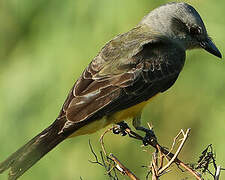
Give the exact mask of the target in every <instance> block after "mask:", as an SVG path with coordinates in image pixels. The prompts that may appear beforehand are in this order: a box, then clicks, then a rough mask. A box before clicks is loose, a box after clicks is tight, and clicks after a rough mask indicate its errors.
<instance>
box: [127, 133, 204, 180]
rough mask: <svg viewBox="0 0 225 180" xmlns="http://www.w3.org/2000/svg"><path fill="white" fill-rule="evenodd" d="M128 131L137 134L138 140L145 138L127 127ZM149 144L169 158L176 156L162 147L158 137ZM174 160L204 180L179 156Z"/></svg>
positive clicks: (200, 179) (197, 177) (199, 179)
mask: <svg viewBox="0 0 225 180" xmlns="http://www.w3.org/2000/svg"><path fill="white" fill-rule="evenodd" d="M126 131H127V133H130V134H131V135H132V136H135V139H138V140H143V137H142V136H140V135H139V134H137V133H135V132H133V131H131V130H130V129H127V130H126ZM148 143H149V145H151V146H152V147H154V148H155V149H160V151H161V152H162V153H163V154H164V155H165V156H168V157H169V158H171V159H172V158H173V157H174V154H173V153H171V152H169V151H168V150H166V149H165V148H163V147H161V146H160V145H159V144H158V142H157V140H156V139H151V140H150V141H149V142H148ZM174 162H175V163H176V164H177V165H179V166H181V167H183V168H184V169H186V170H187V171H189V172H190V173H191V174H192V175H193V176H195V178H196V179H197V180H202V178H201V176H200V175H199V174H198V173H197V172H195V171H194V170H193V169H192V168H190V167H189V166H188V165H186V164H185V163H183V162H182V161H181V160H179V159H178V158H177V157H176V158H175V159H174Z"/></svg>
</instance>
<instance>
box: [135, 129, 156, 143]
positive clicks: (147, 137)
mask: <svg viewBox="0 0 225 180" xmlns="http://www.w3.org/2000/svg"><path fill="white" fill-rule="evenodd" d="M136 129H137V130H140V131H143V132H145V133H146V134H145V137H144V138H143V140H142V141H143V144H144V145H145V146H147V145H148V144H149V143H150V142H151V141H153V140H154V141H155V140H157V138H156V136H155V133H154V132H153V131H152V130H151V129H147V128H144V127H137V128H136Z"/></svg>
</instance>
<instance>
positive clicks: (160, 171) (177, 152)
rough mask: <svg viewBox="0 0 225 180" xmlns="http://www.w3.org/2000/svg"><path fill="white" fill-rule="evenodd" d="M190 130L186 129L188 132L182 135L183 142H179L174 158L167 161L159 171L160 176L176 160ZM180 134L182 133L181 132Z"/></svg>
mask: <svg viewBox="0 0 225 180" xmlns="http://www.w3.org/2000/svg"><path fill="white" fill-rule="evenodd" d="M190 130H191V129H188V130H187V131H186V133H184V134H183V135H184V138H183V140H182V142H181V144H180V146H179V148H178V149H177V151H176V153H175V154H174V156H173V157H172V158H171V159H170V161H169V162H168V163H167V164H166V165H165V166H164V167H163V168H162V169H160V170H159V174H161V173H162V172H163V171H165V170H166V169H167V168H168V167H169V166H170V165H171V164H172V163H173V162H174V161H175V159H176V158H177V156H178V154H179V153H180V151H181V149H182V148H183V146H184V143H185V142H186V140H187V138H188V135H189V133H190ZM181 132H182V130H181Z"/></svg>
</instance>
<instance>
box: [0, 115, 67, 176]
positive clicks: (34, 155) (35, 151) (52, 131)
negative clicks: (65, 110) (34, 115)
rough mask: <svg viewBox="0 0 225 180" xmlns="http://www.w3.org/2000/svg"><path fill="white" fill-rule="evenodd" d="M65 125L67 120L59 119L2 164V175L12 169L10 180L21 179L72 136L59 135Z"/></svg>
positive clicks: (0, 168)
mask: <svg viewBox="0 0 225 180" xmlns="http://www.w3.org/2000/svg"><path fill="white" fill-rule="evenodd" d="M65 123H66V119H65V118H62V119H57V120H56V121H55V122H54V123H53V124H52V125H50V126H49V127H48V128H46V129H45V130H43V131H42V132H41V133H40V134H38V135H37V136H35V137H34V138H33V139H31V140H30V141H29V142H28V143H27V144H25V145H24V146H22V147H21V148H20V149H18V150H17V151H16V152H15V153H13V154H12V155H11V156H9V157H8V158H7V159H6V160H5V161H3V162H2V163H0V173H2V172H4V171H5V170H7V169H10V171H9V180H16V179H17V178H19V177H20V176H21V175H22V174H23V173H25V172H26V171H27V170H28V169H29V168H30V167H31V166H33V165H34V164H35V163H36V162H37V161H38V160H40V159H41V158H42V157H43V156H44V155H45V154H46V153H48V152H49V151H51V150H52V149H53V148H54V147H55V146H56V145H57V144H59V143H60V142H62V141H63V140H64V139H66V138H67V137H68V136H69V135H70V134H68V133H67V134H65V133H59V132H60V131H61V129H62V128H63V126H64V125H65Z"/></svg>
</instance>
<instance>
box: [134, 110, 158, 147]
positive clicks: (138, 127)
mask: <svg viewBox="0 0 225 180" xmlns="http://www.w3.org/2000/svg"><path fill="white" fill-rule="evenodd" d="M132 124H133V126H134V127H135V129H136V130H140V131H143V132H145V133H146V134H145V137H144V138H143V140H142V141H143V144H144V145H145V146H147V145H148V142H150V140H151V139H153V138H154V139H156V136H155V133H154V132H153V131H152V130H151V129H148V128H145V127H143V126H141V113H139V114H138V115H137V116H136V117H134V118H133V121H132Z"/></svg>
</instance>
